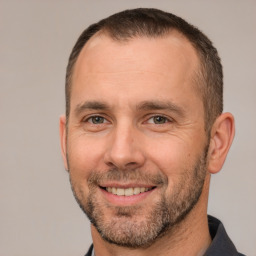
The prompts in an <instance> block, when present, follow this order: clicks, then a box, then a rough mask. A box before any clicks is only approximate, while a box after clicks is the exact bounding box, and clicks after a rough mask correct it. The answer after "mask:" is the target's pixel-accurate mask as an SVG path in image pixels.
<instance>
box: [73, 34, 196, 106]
mask: <svg viewBox="0 0 256 256" xmlns="http://www.w3.org/2000/svg"><path fill="white" fill-rule="evenodd" d="M198 67H199V59H198V57H197V54H196V51H195V49H194V48H193V46H192V45H191V43H190V42H189V41H188V40H187V39H186V38H185V37H184V36H183V35H181V34H180V33H178V32H176V31H173V32H171V33H170V34H168V35H166V36H163V37H158V38H147V37H138V38H134V39H131V40H128V41H121V42H120V41H114V40H113V39H111V38H110V37H109V36H108V35H106V34H104V33H99V34H96V35H95V36H93V37H92V38H91V39H90V40H89V41H88V42H87V43H86V45H85V46H84V48H83V49H82V51H81V53H80V55H79V57H78V59H77V62H76V64H75V68H74V72H73V76H72V90H71V107H72V101H73V98H74V97H73V95H76V100H77V101H78V100H81V101H82V100H84V99H83V98H86V97H89V95H92V96H93V97H96V96H97V97H98V98H104V97H105V98H106V97H108V98H110V97H111V93H112V94H113V95H114V94H115V92H120V90H121V92H122V95H121V94H120V95H119V96H122V97H125V98H128V97H130V100H133V101H136V99H138V100H144V99H143V97H144V98H146V97H147V95H149V97H152V95H153V94H155V95H156V94H157V95H158V96H159V97H158V98H159V99H161V97H164V96H165V94H166V93H167V92H168V93H170V92H174V91H175V93H176V94H174V93H173V95H174V96H173V97H176V98H177V97H182V95H185V94H197V93H196V91H195V90H194V88H193V87H194V86H193V84H194V77H195V71H196V70H197V69H198ZM82 92H84V93H82ZM124 92H125V93H124ZM150 93H151V94H150ZM145 100H147V99H145Z"/></svg>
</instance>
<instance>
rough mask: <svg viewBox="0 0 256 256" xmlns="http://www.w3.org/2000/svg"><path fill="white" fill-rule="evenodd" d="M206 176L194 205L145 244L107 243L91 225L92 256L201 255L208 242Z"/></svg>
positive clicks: (207, 183)
mask: <svg viewBox="0 0 256 256" xmlns="http://www.w3.org/2000/svg"><path fill="white" fill-rule="evenodd" d="M209 179H210V178H209V177H207V178H206V182H205V184H204V189H203V193H202V195H201V197H200V199H199V201H198V203H197V205H196V206H195V207H194V208H193V209H192V210H191V211H190V213H189V214H188V215H187V216H186V218H185V219H184V220H182V221H181V222H180V223H179V224H177V225H176V226H174V227H173V228H171V229H170V230H169V231H168V232H167V233H166V234H165V235H164V236H163V237H161V238H159V239H158V240H156V241H155V242H154V243H153V244H152V245H150V246H149V247H147V248H138V249H130V248H127V247H120V246H117V245H114V244H110V243H108V242H106V241H105V240H103V239H102V237H101V236H100V234H99V233H98V231H97V230H96V228H95V227H94V226H92V227H91V230H92V238H93V244H94V250H95V255H96V256H118V255H122V256H132V255H137V256H146V255H166V256H168V255H175V256H201V255H204V253H205V251H206V250H207V248H208V247H209V245H210V243H211V237H210V233H209V228H208V220H207V200H208V190H209V189H208V188H209Z"/></svg>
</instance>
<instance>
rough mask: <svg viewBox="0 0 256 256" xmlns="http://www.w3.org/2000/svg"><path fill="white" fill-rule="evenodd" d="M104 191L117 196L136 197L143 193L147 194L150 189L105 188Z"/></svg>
mask: <svg viewBox="0 0 256 256" xmlns="http://www.w3.org/2000/svg"><path fill="white" fill-rule="evenodd" d="M106 190H107V191H108V192H109V193H111V194H114V195H118V196H132V195H138V194H140V193H143V192H147V191H149V190H150V189H149V188H139V187H137V188H125V189H124V188H115V187H113V188H111V187H107V188H106Z"/></svg>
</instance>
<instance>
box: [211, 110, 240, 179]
mask: <svg viewBox="0 0 256 256" xmlns="http://www.w3.org/2000/svg"><path fill="white" fill-rule="evenodd" d="M234 135H235V122H234V117H233V115H232V114H230V113H224V114H221V115H220V116H219V117H218V118H217V119H216V121H215V122H214V124H213V127H212V130H211V139H210V145H209V151H208V171H209V172H210V173H212V174H214V173H217V172H219V171H220V170H221V168H222V166H223V164H224V162H225V159H226V156H227V154H228V151H229V148H230V146H231V144H232V141H233V138H234Z"/></svg>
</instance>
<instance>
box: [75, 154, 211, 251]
mask: <svg viewBox="0 0 256 256" xmlns="http://www.w3.org/2000/svg"><path fill="white" fill-rule="evenodd" d="M206 156H207V150H205V152H204V154H203V155H202V156H201V157H199V158H198V160H197V162H196V164H195V165H194V166H193V167H190V168H187V169H186V170H185V171H184V172H183V176H182V178H181V179H180V181H179V183H178V184H174V185H173V188H172V193H171V195H169V196H168V197H167V196H166V195H165V194H164V193H162V194H161V197H160V198H159V200H158V201H157V202H154V204H152V205H151V208H150V209H149V208H148V209H146V211H145V209H143V208H142V207H141V206H125V207H116V206H110V205H103V204H102V203H101V202H100V200H98V198H97V193H96V190H97V189H98V185H97V184H98V183H99V182H100V181H102V180H109V179H111V181H113V180H115V181H124V180H131V181H132V180H141V181H144V182H148V183H149V184H152V183H153V184H156V183H158V184H161V185H162V188H164V187H165V188H166V187H167V185H168V179H167V177H163V175H162V174H161V175H160V174H157V175H152V176H149V175H148V174H145V172H143V173H142V172H140V170H125V171H121V170H117V169H111V170H109V171H108V172H107V173H104V174H103V173H101V172H96V171H94V172H92V174H91V177H90V178H89V182H88V183H89V195H88V196H87V198H85V195H84V193H83V191H82V190H81V188H79V187H78V186H76V184H75V183H74V182H73V180H72V175H70V182H71V187H72V190H73V193H74V196H75V198H76V200H77V202H78V204H79V206H80V207H81V209H82V210H83V211H84V213H85V214H86V215H87V217H88V218H89V220H90V221H91V223H92V225H94V227H95V228H96V229H97V231H98V232H99V234H100V235H101V237H102V238H103V239H104V240H105V241H107V242H109V243H112V244H116V245H118V246H123V247H128V248H134V249H135V248H146V247H149V246H150V245H152V244H153V243H154V242H155V241H156V240H157V239H159V238H161V237H163V236H164V235H165V234H166V233H167V232H171V231H172V229H174V227H175V226H177V224H179V223H180V222H181V221H182V220H183V219H184V218H185V217H186V216H187V215H188V213H189V212H190V211H191V210H192V209H193V207H194V206H195V205H196V204H197V202H198V200H199V198H200V196H201V193H202V190H203V186H204V181H205V177H206ZM163 191H164V190H163ZM106 207H107V210H108V211H109V210H110V211H111V212H112V216H109V218H107V217H106V216H105V211H106ZM141 216H143V218H141Z"/></svg>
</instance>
